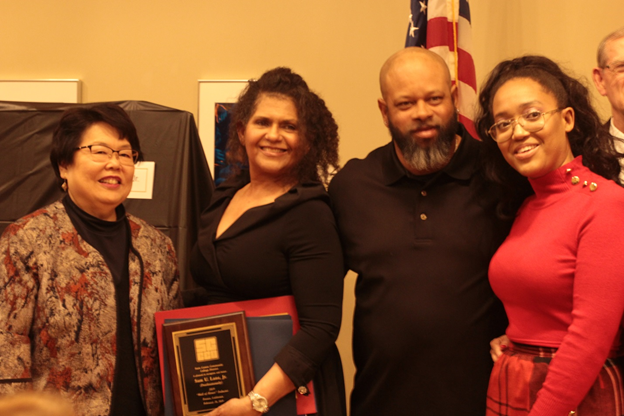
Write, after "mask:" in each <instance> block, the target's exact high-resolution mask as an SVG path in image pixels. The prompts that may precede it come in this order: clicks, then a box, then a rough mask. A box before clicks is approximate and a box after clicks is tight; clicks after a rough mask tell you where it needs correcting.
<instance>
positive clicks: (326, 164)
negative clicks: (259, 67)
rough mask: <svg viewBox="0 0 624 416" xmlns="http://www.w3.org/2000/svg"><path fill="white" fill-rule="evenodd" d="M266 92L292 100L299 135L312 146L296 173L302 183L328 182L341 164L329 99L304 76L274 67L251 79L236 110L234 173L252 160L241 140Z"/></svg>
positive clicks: (231, 144) (231, 147) (231, 150)
mask: <svg viewBox="0 0 624 416" xmlns="http://www.w3.org/2000/svg"><path fill="white" fill-rule="evenodd" d="M262 94H265V95H276V96H284V97H288V98H290V99H292V101H293V103H294V104H295V108H296V109H297V118H298V119H299V137H300V139H302V140H303V144H304V145H305V147H306V148H307V149H308V151H307V153H305V154H304V155H303V156H302V157H301V160H300V161H299V163H297V166H296V168H295V171H294V172H292V175H293V177H295V178H296V179H297V182H298V183H302V182H307V181H320V182H323V183H324V184H325V185H327V184H328V183H329V180H330V178H331V176H332V175H333V174H335V173H336V172H337V170H338V169H339V166H338V140H339V139H338V125H337V124H336V121H335V120H334V117H333V116H332V113H331V112H330V111H329V109H328V108H327V106H326V105H325V101H323V99H322V98H320V97H319V96H318V95H316V94H315V93H314V92H312V91H310V89H309V88H308V84H306V82H305V81H304V80H303V78H301V76H300V75H298V74H296V73H294V72H292V71H291V70H290V69H289V68H284V67H278V68H274V69H271V70H269V71H267V72H265V73H264V74H262V76H261V77H260V79H258V80H250V81H249V84H248V85H247V87H246V88H245V89H244V90H243V92H242V93H241V95H240V96H239V98H238V102H237V103H236V105H235V106H234V109H233V110H232V114H231V116H230V117H231V119H230V129H229V133H228V144H227V160H228V162H229V163H230V166H231V167H232V174H233V175H238V174H240V173H241V170H243V169H245V166H246V165H247V163H248V159H247V152H246V150H245V147H244V146H243V145H242V144H241V142H240V141H239V139H238V132H237V131H238V129H239V128H241V129H244V128H245V126H246V125H247V123H248V122H249V120H250V119H251V117H252V116H253V114H254V113H255V111H256V107H257V104H258V99H259V98H260V96H261V95H262Z"/></svg>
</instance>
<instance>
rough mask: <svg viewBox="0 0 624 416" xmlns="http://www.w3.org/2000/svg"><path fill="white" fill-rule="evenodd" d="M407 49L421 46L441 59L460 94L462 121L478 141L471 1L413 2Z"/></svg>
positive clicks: (429, 0)
mask: <svg viewBox="0 0 624 416" xmlns="http://www.w3.org/2000/svg"><path fill="white" fill-rule="evenodd" d="M411 13H412V14H410V21H409V27H408V29H407V37H406V39H405V47H408V46H421V47H423V48H427V49H430V50H431V51H433V52H435V53H437V54H438V55H440V56H441V57H442V58H444V60H445V61H446V63H447V64H448V67H449V69H450V71H451V78H452V80H453V83H455V84H457V89H458V93H459V105H458V108H459V120H460V121H461V122H462V124H464V126H466V128H467V129H468V131H469V132H470V134H471V135H472V136H473V137H477V134H476V131H475V128H474V125H473V123H472V120H473V118H474V106H475V104H476V102H477V77H476V75H475V68H474V61H473V60H472V55H471V54H470V51H471V49H472V28H471V25H470V5H469V4H468V0H420V1H419V0H411Z"/></svg>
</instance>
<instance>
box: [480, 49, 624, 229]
mask: <svg viewBox="0 0 624 416" xmlns="http://www.w3.org/2000/svg"><path fill="white" fill-rule="evenodd" d="M515 78H528V79H531V80H533V81H535V82H537V83H538V84H540V85H541V86H542V87H543V88H544V89H545V90H546V91H547V92H549V93H550V94H552V95H553V96H554V97H555V99H556V100H557V104H558V106H559V108H565V107H572V108H573V109H574V114H575V122H574V128H573V129H572V131H570V132H569V133H568V134H567V137H568V141H569V142H570V147H571V148H572V153H573V154H574V156H575V157H576V156H579V155H582V156H583V164H584V165H585V166H587V167H588V168H589V169H590V170H591V171H593V172H594V173H597V174H598V175H601V176H603V177H605V178H607V179H612V180H613V181H615V182H616V183H620V182H619V179H618V175H619V173H620V165H619V162H618V153H617V152H616V150H615V148H614V145H613V138H612V137H611V135H610V134H609V132H608V131H607V129H606V128H605V127H604V126H603V125H602V123H601V121H600V118H599V117H598V114H597V113H596V111H595V110H594V108H593V107H592V105H591V101H590V96H589V92H588V90H587V88H586V87H585V86H584V85H583V84H582V83H581V82H579V81H578V80H577V79H575V78H572V77H571V76H569V75H567V74H566V73H565V72H563V71H562V69H561V68H560V67H559V65H557V64H556V63H555V62H553V61H552V60H550V59H548V58H546V57H544V56H535V55H527V56H522V57H520V58H516V59H512V60H507V61H503V62H501V63H499V64H498V65H496V67H495V68H494V69H493V70H492V72H491V73H490V74H489V75H488V78H487V80H486V82H485V84H483V86H482V88H481V92H480V93H479V108H478V113H477V117H476V120H475V125H476V127H477V133H478V134H479V137H480V138H481V139H482V140H483V142H484V146H483V157H482V158H481V163H482V164H483V166H482V168H483V172H484V175H485V176H486V179H487V180H490V181H492V182H494V183H496V184H498V185H499V186H500V187H501V188H502V192H503V195H504V198H503V199H502V200H501V202H500V203H499V206H498V213H499V215H501V216H502V217H509V216H513V215H515V213H516V211H517V209H518V208H519V206H520V204H521V203H522V201H523V200H524V199H525V198H526V197H527V196H529V195H531V194H532V193H533V189H532V188H531V186H530V184H529V181H528V179H527V178H525V177H523V176H522V175H520V174H519V173H518V172H516V170H515V169H513V168H512V167H511V166H510V165H509V164H508V163H507V162H506V161H505V159H504V158H503V155H502V153H501V152H500V150H499V148H498V145H497V144H496V142H495V141H494V140H492V138H491V137H490V136H489V135H488V129H489V128H490V127H491V126H492V125H493V124H494V116H493V114H492V101H493V99H494V96H495V95H496V92H497V91H498V89H499V88H500V87H501V86H502V85H503V84H505V83H506V82H507V81H509V80H511V79H515Z"/></svg>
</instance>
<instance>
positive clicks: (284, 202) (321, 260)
mask: <svg viewBox="0 0 624 416" xmlns="http://www.w3.org/2000/svg"><path fill="white" fill-rule="evenodd" d="M231 117H232V118H231V121H230V134H229V140H228V160H229V162H230V166H232V168H233V172H232V176H231V177H230V178H229V179H228V180H227V181H226V182H225V183H223V184H222V185H221V186H220V187H219V188H217V190H216V192H215V194H214V195H213V199H212V202H211V205H210V207H209V208H208V209H207V210H206V212H204V213H203V214H202V223H201V227H202V228H201V230H200V233H199V239H198V243H197V245H196V246H195V248H194V249H193V253H192V257H191V272H192V273H193V278H194V279H195V281H196V282H197V283H198V284H200V285H201V286H202V287H204V288H205V289H206V297H207V299H206V303H208V304H214V303H222V302H233V301H241V300H251V299H260V298H267V297H274V296H283V295H293V297H294V299H295V304H296V307H297V313H298V315H299V321H300V324H301V329H300V330H299V332H297V334H296V335H294V336H293V337H292V338H291V340H290V341H289V342H288V344H286V345H285V346H284V348H283V349H282V350H281V351H280V352H279V353H278V355H277V356H276V357H275V363H274V364H273V366H272V367H271V369H270V370H269V371H268V372H267V373H266V374H265V375H264V376H263V377H262V378H261V379H260V380H259V381H258V382H257V384H256V385H255V387H254V388H253V391H252V392H251V393H250V395H249V398H247V397H245V398H242V399H232V400H230V401H228V402H226V403H225V404H224V405H222V406H221V407H219V408H218V409H216V410H215V411H214V412H213V413H211V414H215V415H257V414H258V412H263V411H266V410H267V409H268V408H269V407H271V406H272V405H273V404H274V403H275V402H276V401H277V400H279V399H280V398H281V397H283V396H284V395H286V394H287V393H289V392H291V391H293V390H294V389H297V392H298V394H307V393H308V392H307V388H306V383H308V382H309V381H310V380H312V379H314V386H315V399H316V404H317V410H318V414H319V415H324V416H339V415H345V414H346V409H345V407H346V405H345V397H344V380H343V374H342V366H341V363H340V356H339V354H338V350H337V348H336V345H335V341H336V338H337V336H338V332H339V329H340V321H341V313H342V291H343V280H342V278H343V275H344V268H343V260H342V251H341V248H340V242H339V239H338V233H337V230H336V225H335V222H334V218H333V215H332V212H331V209H330V206H329V197H328V195H327V193H326V192H325V187H324V184H326V183H327V182H328V180H329V177H330V175H331V173H333V171H335V169H336V168H337V164H338V127H337V125H336V123H335V121H334V119H333V117H332V115H331V113H330V111H329V110H328V109H327V107H326V106H325V103H324V101H323V100H322V99H321V98H320V97H318V96H317V95H316V94H315V93H313V92H312V91H310V90H309V89H308V86H307V84H306V83H305V81H304V80H303V79H302V78H301V77H300V76H299V75H297V74H295V73H293V72H292V71H291V70H290V69H288V68H275V69H273V70H270V71H268V72H266V73H265V74H264V75H262V77H261V78H260V79H259V80H257V81H250V82H249V85H248V87H247V88H246V89H245V91H243V93H242V94H241V96H240V97H239V101H238V103H237V104H236V106H235V107H234V110H233V113H232V116H231Z"/></svg>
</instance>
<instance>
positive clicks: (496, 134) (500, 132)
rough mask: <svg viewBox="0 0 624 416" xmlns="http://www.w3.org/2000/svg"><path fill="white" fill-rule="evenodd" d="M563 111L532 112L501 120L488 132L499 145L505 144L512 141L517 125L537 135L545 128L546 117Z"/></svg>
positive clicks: (558, 109)
mask: <svg viewBox="0 0 624 416" xmlns="http://www.w3.org/2000/svg"><path fill="white" fill-rule="evenodd" d="M561 110H563V109H562V108H555V109H554V110H550V111H544V112H542V111H530V112H528V113H526V114H522V115H520V116H518V117H516V118H510V119H508V120H501V121H499V122H498V123H495V124H494V125H493V126H492V127H490V129H489V130H488V134H489V135H490V137H491V138H492V139H493V140H494V141H495V142H497V143H504V142H506V141H507V140H509V139H511V137H512V136H513V132H514V129H515V128H516V124H520V126H521V127H522V128H523V129H524V130H525V131H526V132H528V133H536V132H538V131H540V130H542V129H543V128H544V125H546V115H547V114H548V115H550V114H553V113H556V112H557V111H561Z"/></svg>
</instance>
